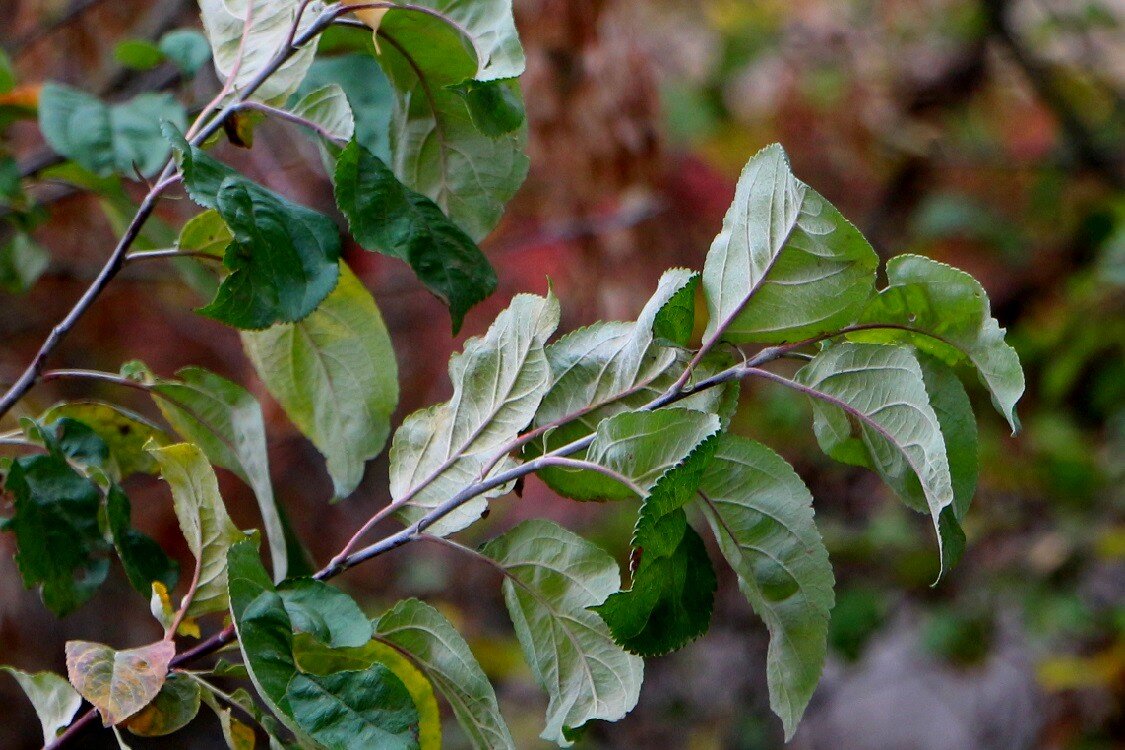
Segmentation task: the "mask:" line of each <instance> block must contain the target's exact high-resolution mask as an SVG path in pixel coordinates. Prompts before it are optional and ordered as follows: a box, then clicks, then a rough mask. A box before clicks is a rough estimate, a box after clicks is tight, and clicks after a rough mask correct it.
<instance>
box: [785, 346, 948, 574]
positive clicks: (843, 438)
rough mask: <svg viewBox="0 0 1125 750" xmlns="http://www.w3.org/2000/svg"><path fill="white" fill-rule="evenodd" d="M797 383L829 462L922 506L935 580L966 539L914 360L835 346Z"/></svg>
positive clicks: (890, 349) (897, 352) (893, 350)
mask: <svg viewBox="0 0 1125 750" xmlns="http://www.w3.org/2000/svg"><path fill="white" fill-rule="evenodd" d="M796 381H797V383H798V384H799V385H800V386H801V387H803V388H804V390H805V391H806V393H808V394H809V395H810V396H812V397H813V414H814V416H815V421H814V425H813V426H814V429H815V431H816V436H817V440H818V441H819V442H820V445H821V447H822V448H823V449H824V451H825V452H826V453H827V454H828V455H830V456H832V457H833V458H837V459H838V460H842V461H846V462H849V463H857V462H861V463H864V464H866V465H869V466H871V468H873V469H875V470H876V471H878V472H879V474H880V475H881V476H882V477H883V479H884V481H886V482H887V484H888V485H889V486H890V487H891V488H892V489H893V490H895V492H896V493H897V494H898V495H899V496H900V497H902V498H903V500H904V501H905V502H906V503H907V504H908V505H911V506H912V507H918V506H919V505H920V501H924V505H922V509H925V510H928V511H929V513H930V516H931V517H932V518H933V522H934V528H935V529H936V530H937V534H938V548H939V551H940V553H941V573H940V574H939V578H940V576H941V575H944V574H945V572H946V571H947V570H949V568H951V567H952V566H953V565H954V564H955V563H956V562H957V559H958V558H959V557H960V556H961V552H962V551H963V550H964V547H965V534H964V532H963V531H962V530H961V526H960V524H959V523H958V512H957V505H956V503H955V500H954V491H953V480H952V476H951V474H950V469H949V456H948V452H947V451H946V447H945V440H944V437H943V435H942V429H941V423H940V422H939V420H938V416H937V414H936V413H935V412H934V409H933V407H932V406H931V405H930V396H929V393H928V392H927V390H926V382H925V380H924V379H923V374H922V367H921V365H920V364H919V363H918V357H917V355H915V353H914V351H913V350H912V349H909V348H906V347H899V346H883V345H879V344H851V343H843V344H837V345H835V346H830V347H827V348H825V349H824V350H822V351H821V352H820V354H818V355H817V356H816V358H815V359H813V360H812V361H811V362H809V363H808V364H807V365H805V367H803V368H801V370H800V372H798V373H797V378H796ZM860 449H862V453H861V452H860ZM857 457H859V460H858V461H857Z"/></svg>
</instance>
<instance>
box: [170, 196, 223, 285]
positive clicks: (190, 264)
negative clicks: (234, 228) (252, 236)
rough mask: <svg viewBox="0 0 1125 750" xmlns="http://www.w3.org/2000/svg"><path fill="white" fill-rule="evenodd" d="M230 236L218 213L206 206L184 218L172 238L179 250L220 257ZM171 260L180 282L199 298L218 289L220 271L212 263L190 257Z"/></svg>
mask: <svg viewBox="0 0 1125 750" xmlns="http://www.w3.org/2000/svg"><path fill="white" fill-rule="evenodd" d="M233 239H234V238H233V237H232V236H231V233H230V229H229V228H227V224H226V222H225V221H223V217H221V216H219V212H218V211H216V210H214V209H208V210H206V211H204V212H203V213H201V214H198V215H196V216H194V217H192V218H191V219H189V220H188V221H187V223H185V224H184V225H183V227H182V228H181V229H180V234H179V236H178V237H177V238H176V249H177V250H179V251H180V252H183V253H205V254H207V255H213V256H215V257H216V258H220V259H221V258H222V257H223V254H224V253H225V252H226V249H227V247H228V246H229V245H230V243H231V241H232V240H233ZM172 263H173V264H174V265H175V267H176V270H177V271H179V272H180V275H181V276H182V277H183V279H184V281H185V282H186V283H187V285H188V286H190V287H191V288H192V289H194V290H195V292H196V294H198V295H199V296H200V297H202V298H203V299H212V298H214V296H215V294H216V293H217V292H218V291H219V281H220V276H221V273H220V272H219V271H218V269H216V267H215V264H213V263H205V262H200V261H199V260H197V259H195V258H192V257H184V258H175V259H173V261H172Z"/></svg>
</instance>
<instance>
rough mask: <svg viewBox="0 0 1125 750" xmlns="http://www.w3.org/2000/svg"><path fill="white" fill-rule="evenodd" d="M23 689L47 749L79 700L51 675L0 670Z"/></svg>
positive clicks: (65, 685) (73, 712)
mask: <svg viewBox="0 0 1125 750" xmlns="http://www.w3.org/2000/svg"><path fill="white" fill-rule="evenodd" d="M0 671H4V672H7V673H8V674H10V675H11V676H12V677H14V678H15V680H16V682H18V683H19V684H20V687H21V688H23V692H24V693H26V694H27V697H28V698H29V699H30V700H31V704H32V705H33V706H35V715H36V716H38V717H39V723H40V724H41V725H42V726H43V744H44V745H49V744H50V743H51V742H53V741H54V739H55V737H57V736H58V734H59V732H61V731H62V730H63V728H65V727H67V726H69V725H70V720H71V719H73V718H74V714H76V713H78V709H79V708H81V706H82V696H81V695H79V694H78V692H77V691H76V690H75V689H74V688H73V687H71V686H70V683H69V682H67V681H66V680H64V679H63V678H62V677H59V676H58V675H57V674H54V673H52V672H35V673H34V674H31V673H28V672H23V671H21V670H19V669H15V668H14V667H7V666H0Z"/></svg>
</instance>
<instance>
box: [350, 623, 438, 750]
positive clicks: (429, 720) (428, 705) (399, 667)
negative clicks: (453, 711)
mask: <svg viewBox="0 0 1125 750" xmlns="http://www.w3.org/2000/svg"><path fill="white" fill-rule="evenodd" d="M368 648H370V650H371V653H372V655H373V656H374V657H375V659H376V660H377V661H379V662H380V663H382V664H383V665H385V666H386V667H387V669H389V670H391V671H392V672H394V673H395V676H396V677H398V678H399V679H400V680H402V684H403V685H406V689H407V690H408V691H409V692H410V697H411V698H413V699H414V706H415V708H417V709H418V747H419V750H441V712H440V711H439V710H438V704H437V698H436V697H435V696H434V686H433V685H432V684H430V680H429V678H427V677H426V675H425V673H424V672H422V670H420V669H418V667H416V666H414V662H412V661H410V660H409V659H407V658H406V657H405V656H403V655H402V654H401V653H399V651H398V650H397V649H395V648H393V647H392V646H388V645H387V644H385V643H380V642H379V641H372V642H371V643H370V644H369V646H368Z"/></svg>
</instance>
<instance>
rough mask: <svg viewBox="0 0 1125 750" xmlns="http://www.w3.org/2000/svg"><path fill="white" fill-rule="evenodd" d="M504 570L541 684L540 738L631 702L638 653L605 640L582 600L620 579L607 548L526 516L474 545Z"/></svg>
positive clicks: (611, 717) (508, 597)
mask: <svg viewBox="0 0 1125 750" xmlns="http://www.w3.org/2000/svg"><path fill="white" fill-rule="evenodd" d="M481 551H482V552H483V553H484V554H485V555H487V556H489V557H491V558H492V559H493V560H495V561H496V562H497V563H498V564H499V565H500V566H501V567H502V568H503V569H504V570H505V572H506V575H507V579H506V580H505V581H504V599H505V601H506V603H507V605H508V612H509V614H510V615H511V617H512V623H513V625H514V626H515V629H516V635H517V637H518V639H519V641H520V647H521V648H522V649H523V652H524V656H525V658H526V659H527V662H528V664H529V665H530V667H531V669H532V673H533V674H534V675H535V679H536V682H538V683H539V685H540V687H542V688H543V689H544V690H546V691H547V694H548V696H549V698H550V700H549V704H548V707H547V721H546V727H545V728H544V730H543V733H542V735H541V736H542V737H543V738H544V739H547V740H550V741H552V742H556V743H558V744H559V745H561V746H563V747H566V746H569V745H570V744H571V741H570V740H569V739H567V737H566V734H565V730H567V729H570V728H578V727H580V726H582V725H583V724H585V723H586V722H588V721H590V720H592V719H603V720H605V721H616V720H618V719H620V718H621V717H622V716H624V715H625V714H626V713H628V712H629V711H630V710H631V709H632V708H633V706H635V705H636V703H637V698H638V696H639V693H640V686H641V680H642V673H643V669H644V661H643V660H642V659H641V658H640V657H637V656H634V655H632V654H630V653H628V652H626V651H624V650H623V649H622V648H621V647H620V646H618V645H617V644H616V643H614V642H613V638H612V636H610V633H609V629H608V628H607V627H606V625H605V623H604V622H602V620H601V618H600V617H598V615H597V614H595V613H594V612H592V611H590V609H589V607H591V606H594V605H597V604H600V603H601V602H602V601H603V600H604V599H605V598H606V597H608V596H609V595H610V594H612V593H614V592H615V591H617V589H618V588H619V587H620V584H621V579H620V572H619V571H618V569H617V564H616V563H615V562H614V561H613V558H611V557H610V556H609V555H608V554H606V553H605V552H604V551H602V550H601V549H599V548H598V547H596V546H594V545H593V544H591V543H590V542H588V541H586V540H584V539H582V538H581V537H578V536H576V535H575V534H573V533H571V532H569V531H567V530H565V529H563V528H561V527H559V526H557V525H555V524H553V523H551V522H549V521H540V520H536V521H527V522H524V523H522V524H520V525H519V526H517V527H516V528H515V529H513V530H512V531H509V532H508V533H507V534H504V535H503V536H501V537H498V538H496V539H494V540H492V541H491V542H489V543H488V544H487V545H485V547H484V548H482V550H481Z"/></svg>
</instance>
